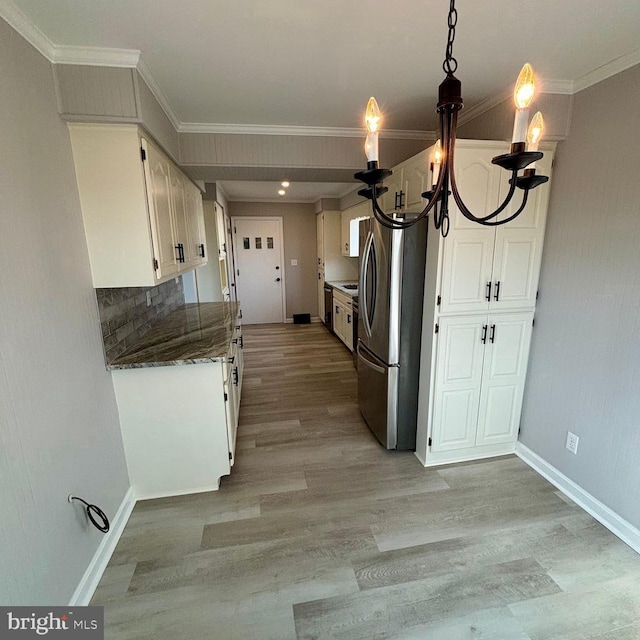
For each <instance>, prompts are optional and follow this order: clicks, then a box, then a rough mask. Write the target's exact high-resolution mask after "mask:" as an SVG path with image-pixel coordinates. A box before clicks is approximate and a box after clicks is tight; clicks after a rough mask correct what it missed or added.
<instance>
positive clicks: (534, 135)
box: [527, 111, 544, 169]
mask: <svg viewBox="0 0 640 640" xmlns="http://www.w3.org/2000/svg"><path fill="white" fill-rule="evenodd" d="M543 132H544V118H543V117H542V114H541V113H540V112H539V111H538V112H536V114H535V115H534V116H533V118H532V119H531V124H530V125H529V129H527V151H537V150H538V145H539V144H540V139H541V138H542V134H543ZM528 168H529V169H535V168H536V163H535V162H532V163H531V164H530V165H529V167H528Z"/></svg>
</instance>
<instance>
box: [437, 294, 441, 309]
mask: <svg viewBox="0 0 640 640" xmlns="http://www.w3.org/2000/svg"><path fill="white" fill-rule="evenodd" d="M441 302H442V298H441V297H440V296H438V301H437V302H436V305H437V306H438V307H439V306H440V303H441Z"/></svg>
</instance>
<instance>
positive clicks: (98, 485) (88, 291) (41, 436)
mask: <svg viewBox="0 0 640 640" xmlns="http://www.w3.org/2000/svg"><path fill="white" fill-rule="evenodd" d="M0 77H1V78H2V80H3V81H2V84H3V87H4V90H3V91H0V117H1V118H2V120H1V121H0V127H1V135H0V139H1V140H2V143H1V144H0V166H1V169H0V603H2V604H5V605H6V604H36V603H37V604H66V603H67V602H68V601H69V599H70V597H71V595H72V594H73V591H74V590H75V588H76V586H77V584H78V582H79V581H80V578H81V577H82V575H83V573H84V571H85V569H86V568H87V565H88V564H89V562H90V560H91V558H92V556H93V554H94V552H95V550H96V548H97V546H98V544H99V542H100V541H101V539H102V535H103V534H101V533H99V532H98V531H97V530H96V529H94V528H92V527H91V528H90V527H87V526H86V523H85V521H84V518H83V517H81V516H80V515H79V513H78V511H77V509H76V508H75V507H73V506H72V505H70V504H69V503H68V502H67V495H68V494H69V493H70V492H75V493H77V494H78V495H81V496H84V497H86V498H87V499H89V500H90V501H91V502H95V503H97V504H98V505H100V506H101V507H102V508H103V509H104V510H105V512H106V513H107V514H108V515H110V516H113V515H114V514H115V511H116V509H117V507H118V506H119V504H120V502H121V500H122V499H123V497H124V495H125V493H126V491H127V489H128V487H129V479H128V475H127V470H126V465H125V459H124V452H123V447H122V440H121V436H120V428H119V424H118V413H117V407H116V403H115V397H114V392H113V386H112V384H111V378H110V375H109V373H108V372H107V371H106V370H105V366H104V358H103V354H102V339H101V333H100V325H99V321H98V313H97V305H96V298H95V294H94V291H93V288H92V284H91V275H90V271H89V259H88V254H87V247H86V243H85V238H84V229H83V226H82V218H81V214H80V203H79V198H78V193H77V189H76V184H75V174H74V170H73V164H72V157H71V146H70V142H69V135H68V131H67V127H66V125H65V124H64V123H63V122H62V121H61V120H60V118H59V117H58V113H57V107H56V97H55V92H54V86H53V73H52V69H51V65H50V64H49V63H48V62H47V61H46V60H45V59H44V58H43V57H42V56H41V55H40V54H39V53H37V52H36V51H35V49H33V48H32V47H31V46H30V45H28V44H27V43H26V42H25V41H24V40H23V39H22V38H21V37H20V36H19V35H18V34H17V33H16V32H15V31H13V30H12V29H11V28H10V27H9V26H8V25H7V24H6V23H5V22H4V21H3V20H0Z"/></svg>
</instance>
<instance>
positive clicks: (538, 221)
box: [491, 153, 552, 311]
mask: <svg viewBox="0 0 640 640" xmlns="http://www.w3.org/2000/svg"><path fill="white" fill-rule="evenodd" d="M551 161H552V156H551V154H550V153H547V154H546V155H545V157H544V158H543V159H542V160H541V161H540V162H539V167H538V170H539V172H540V173H544V174H545V175H550V173H551ZM505 173H506V172H505ZM508 189H509V184H508V180H507V177H506V176H503V180H502V183H501V188H500V197H501V199H502V198H504V197H505V196H506V195H507V192H508ZM548 200H549V183H546V184H544V185H542V186H540V187H537V188H536V189H534V190H533V191H531V192H530V194H529V200H528V203H527V207H526V208H525V210H524V211H523V212H522V213H521V214H520V215H519V216H518V217H517V218H516V219H515V220H512V221H511V222H508V223H507V224H506V225H504V226H501V227H497V228H496V244H495V254H494V261H493V280H494V294H495V291H496V289H495V287H496V286H497V283H498V282H499V283H500V285H499V296H498V300H496V299H495V295H494V296H492V300H491V310H492V311H497V310H500V309H513V308H518V307H523V308H531V309H533V307H534V306H535V304H536V294H537V291H538V279H539V276H540V264H541V262H542V244H543V241H544V230H545V223H546V211H547V204H548ZM521 202H522V196H521V192H520V190H518V191H517V192H516V195H515V196H514V201H513V202H512V203H511V204H510V205H509V207H507V209H506V210H505V212H504V213H502V214H501V216H500V217H501V218H502V219H504V218H505V217H508V216H509V215H511V214H512V213H513V212H515V210H516V209H517V208H518V207H519V206H520V204H521Z"/></svg>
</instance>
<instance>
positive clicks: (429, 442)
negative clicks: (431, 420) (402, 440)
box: [427, 436, 432, 446]
mask: <svg viewBox="0 0 640 640" xmlns="http://www.w3.org/2000/svg"><path fill="white" fill-rule="evenodd" d="M431 443H432V440H431V436H429V440H427V444H428V445H429V446H431Z"/></svg>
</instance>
